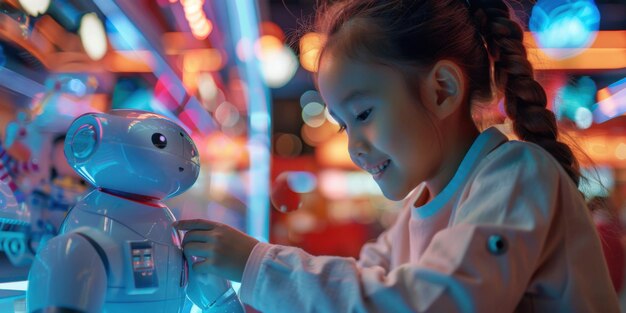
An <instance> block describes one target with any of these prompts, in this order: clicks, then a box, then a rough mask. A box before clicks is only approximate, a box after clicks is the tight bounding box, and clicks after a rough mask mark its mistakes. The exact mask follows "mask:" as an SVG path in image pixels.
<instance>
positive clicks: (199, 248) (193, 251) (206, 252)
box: [183, 242, 215, 258]
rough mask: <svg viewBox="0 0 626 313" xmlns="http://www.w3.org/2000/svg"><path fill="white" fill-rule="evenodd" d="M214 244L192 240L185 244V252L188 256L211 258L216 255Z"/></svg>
mask: <svg viewBox="0 0 626 313" xmlns="http://www.w3.org/2000/svg"><path fill="white" fill-rule="evenodd" d="M213 249H214V246H213V245H212V244H208V243H202V242H190V243H188V244H186V245H184V246H183V253H184V254H185V256H186V257H187V258H191V257H194V256H195V257H202V258H211V257H213V256H214V255H215V252H214V251H213Z"/></svg>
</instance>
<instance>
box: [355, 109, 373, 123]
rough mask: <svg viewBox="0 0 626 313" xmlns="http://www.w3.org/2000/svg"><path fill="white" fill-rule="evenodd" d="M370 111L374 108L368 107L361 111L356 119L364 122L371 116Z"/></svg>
mask: <svg viewBox="0 0 626 313" xmlns="http://www.w3.org/2000/svg"><path fill="white" fill-rule="evenodd" d="M370 113H372V109H367V110H365V111H363V112H361V113H360V114H359V115H357V116H356V120H357V121H359V122H363V121H365V120H367V118H368V117H369V116H370Z"/></svg>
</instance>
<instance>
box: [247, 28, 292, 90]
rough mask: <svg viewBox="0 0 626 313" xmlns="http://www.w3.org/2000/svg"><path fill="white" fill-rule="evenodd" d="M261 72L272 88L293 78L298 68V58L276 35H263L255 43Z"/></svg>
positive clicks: (280, 85)
mask: <svg viewBox="0 0 626 313" xmlns="http://www.w3.org/2000/svg"><path fill="white" fill-rule="evenodd" d="M255 52H256V55H257V58H258V59H259V61H260V62H261V73H262V74H263V78H264V80H265V83H266V84H267V85H268V86H269V87H271V88H280V87H282V86H284V85H285V84H287V82H289V81H290V80H291V78H293V76H294V75H295V73H296V70H297V69H298V59H297V58H296V56H295V54H294V53H293V51H291V49H290V48H289V47H287V46H285V45H284V44H283V43H282V42H281V41H280V39H278V38H276V37H274V36H269V35H266V36H262V37H261V38H259V40H258V41H257V43H256V44H255Z"/></svg>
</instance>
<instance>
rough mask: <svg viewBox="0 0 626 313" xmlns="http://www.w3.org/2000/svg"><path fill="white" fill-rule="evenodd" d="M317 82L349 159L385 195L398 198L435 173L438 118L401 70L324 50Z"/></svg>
mask: <svg viewBox="0 0 626 313" xmlns="http://www.w3.org/2000/svg"><path fill="white" fill-rule="evenodd" d="M318 86H319V90H320V93H321V95H322V97H323V98H324V101H325V102H326V105H327V107H328V109H329V111H330V112H331V114H332V116H333V117H334V118H335V119H336V120H337V121H338V122H339V124H340V125H341V126H342V127H345V131H346V133H347V135H348V142H349V144H348V149H349V152H350V157H351V158H352V161H353V162H354V163H355V164H356V165H357V166H359V167H360V168H362V169H364V170H365V171H367V172H369V173H370V174H372V177H373V178H374V180H375V181H376V182H377V183H378V186H379V187H380V189H381V190H382V192H383V194H384V195H385V196H386V197H387V198H389V199H391V200H401V199H403V198H404V197H405V196H406V195H407V194H408V193H409V192H410V191H411V190H412V189H413V188H415V187H416V186H417V185H418V184H420V183H421V182H423V181H427V180H428V179H430V178H432V177H433V176H434V175H435V173H436V171H437V169H438V168H439V167H440V166H441V160H442V154H441V149H440V147H439V144H438V142H439V141H438V140H437V133H436V131H435V129H436V125H435V124H434V123H437V121H436V119H435V118H431V116H429V112H428V111H427V110H426V109H425V108H424V107H423V106H422V104H421V101H420V100H419V97H416V96H415V95H416V94H418V93H416V92H415V91H414V90H409V88H408V84H407V83H406V81H405V79H404V76H403V75H402V74H401V73H400V72H398V71H395V70H393V69H392V68H390V67H387V66H383V65H378V64H373V63H363V62H357V61H353V60H350V59H348V58H341V57H335V56H334V55H332V54H325V55H324V57H323V59H322V62H321V63H320V67H319V72H318ZM416 88H417V87H416ZM418 91H419V92H421V90H418Z"/></svg>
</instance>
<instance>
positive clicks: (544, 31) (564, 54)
mask: <svg viewBox="0 0 626 313" xmlns="http://www.w3.org/2000/svg"><path fill="white" fill-rule="evenodd" d="M599 25H600V11H598V7H597V6H596V4H595V2H594V1H593V0H539V1H537V4H535V6H534V7H533V10H532V13H531V15H530V21H529V25H528V26H529V28H530V30H531V32H532V34H533V36H534V37H535V40H536V41H537V45H538V46H539V47H540V48H541V49H542V50H543V51H544V53H545V54H547V55H548V56H550V57H551V58H554V59H558V60H560V59H566V58H570V57H572V56H575V55H577V54H580V53H581V52H582V51H584V50H585V49H586V48H588V47H589V46H591V44H592V43H593V41H594V40H595V38H596V34H597V31H598V28H599Z"/></svg>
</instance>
